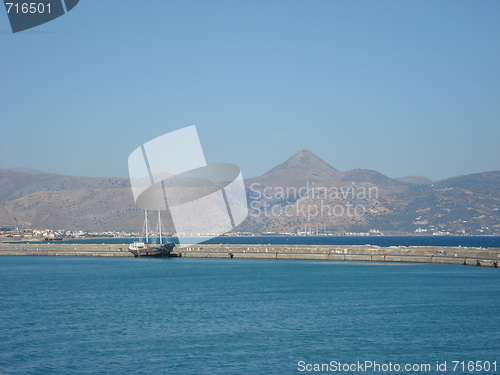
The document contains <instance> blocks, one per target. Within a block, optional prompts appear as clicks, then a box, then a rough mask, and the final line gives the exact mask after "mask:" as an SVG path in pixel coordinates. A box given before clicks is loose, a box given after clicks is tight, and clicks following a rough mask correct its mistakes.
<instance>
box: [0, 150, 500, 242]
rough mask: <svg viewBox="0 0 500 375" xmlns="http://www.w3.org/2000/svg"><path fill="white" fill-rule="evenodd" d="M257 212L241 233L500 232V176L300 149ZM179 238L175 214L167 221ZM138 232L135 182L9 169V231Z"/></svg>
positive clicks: (274, 173)
mask: <svg viewBox="0 0 500 375" xmlns="http://www.w3.org/2000/svg"><path fill="white" fill-rule="evenodd" d="M245 186H246V191H247V198H248V203H249V206H250V214H249V216H248V218H247V219H246V220H245V221H244V222H243V223H242V224H241V225H240V226H239V227H238V228H237V231H244V232H254V233H297V232H308V233H337V234H343V233H348V232H356V233H357V232H369V231H371V232H373V233H377V232H382V233H391V234H398V233H410V234H414V233H424V234H434V233H436V234H468V235H486V234H488V235H490V234H497V235H498V234H500V171H493V172H484V173H476V174H471V175H466V176H458V177H453V178H450V179H446V180H443V181H438V182H433V181H431V180H429V179H426V178H424V177H421V176H407V177H402V178H397V179H392V178H389V177H387V176H385V175H383V174H381V173H379V172H377V171H374V170H368V169H353V170H350V171H347V172H341V171H339V170H337V169H335V168H333V167H332V166H330V165H329V164H328V163H326V162H325V161H323V160H321V159H320V158H318V157H317V156H316V155H314V154H313V153H311V152H310V151H307V150H300V151H299V152H297V153H296V154H294V155H293V156H292V157H290V158H289V159H288V160H287V161H285V162H284V163H282V164H280V165H278V166H276V167H274V168H273V169H271V170H270V171H268V172H267V173H265V174H263V175H262V176H260V177H256V178H250V179H247V180H245ZM162 216H163V217H164V218H165V219H164V224H165V226H166V227H167V230H170V231H173V229H174V228H173V225H172V222H171V220H170V218H169V215H168V212H166V213H165V215H162ZM14 217H15V218H16V219H17V221H18V223H19V224H21V225H24V226H25V227H32V228H38V229H45V228H48V229H66V230H93V231H107V230H110V231H118V230H124V231H138V230H139V229H140V228H141V227H142V220H143V213H142V210H140V209H138V208H137V207H136V206H135V204H134V201H133V197H132V194H131V191H130V184H129V180H128V179H127V178H91V177H72V176H62V175H55V174H47V173H26V171H16V170H0V227H1V226H4V227H5V226H9V225H12V224H13V223H14V221H15V219H14Z"/></svg>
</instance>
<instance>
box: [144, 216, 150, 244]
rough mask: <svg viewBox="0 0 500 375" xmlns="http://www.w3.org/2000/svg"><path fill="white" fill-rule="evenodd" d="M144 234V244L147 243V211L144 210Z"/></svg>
mask: <svg viewBox="0 0 500 375" xmlns="http://www.w3.org/2000/svg"><path fill="white" fill-rule="evenodd" d="M144 232H145V233H146V234H145V235H146V243H149V224H148V210H144Z"/></svg>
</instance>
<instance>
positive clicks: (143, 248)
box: [128, 210, 179, 258]
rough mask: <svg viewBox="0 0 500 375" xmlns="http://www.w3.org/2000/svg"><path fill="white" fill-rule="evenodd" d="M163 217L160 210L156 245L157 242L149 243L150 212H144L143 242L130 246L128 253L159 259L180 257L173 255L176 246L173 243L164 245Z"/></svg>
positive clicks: (137, 256)
mask: <svg viewBox="0 0 500 375" xmlns="http://www.w3.org/2000/svg"><path fill="white" fill-rule="evenodd" d="M161 227H162V225H161V216H160V210H158V230H157V233H158V244H156V243H154V242H156V241H154V240H152V242H153V243H151V244H150V243H149V223H148V211H147V210H145V211H144V228H143V240H142V241H136V242H133V243H131V244H130V245H129V247H128V251H130V252H131V253H132V254H134V257H136V258H139V257H157V258H171V257H178V256H179V255H178V254H176V253H173V252H172V250H173V249H174V247H175V244H174V243H173V242H171V241H169V242H167V243H165V244H164V243H163V238H162V233H161Z"/></svg>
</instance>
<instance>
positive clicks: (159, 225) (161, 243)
mask: <svg viewBox="0 0 500 375" xmlns="http://www.w3.org/2000/svg"><path fill="white" fill-rule="evenodd" d="M161 227H162V225H161V215H160V209H159V208H158V230H157V232H158V236H159V237H160V245H163V239H162V237H161Z"/></svg>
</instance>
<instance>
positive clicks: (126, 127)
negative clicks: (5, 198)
mask: <svg viewBox="0 0 500 375" xmlns="http://www.w3.org/2000/svg"><path fill="white" fill-rule="evenodd" d="M499 19H500V2H499V1H496V0H493V1H488V0H482V1H476V0H472V1H462V0H451V1H446V0H443V1H433V0H432V1H426V0H406V1H401V0H369V1H357V0H353V1H347V0H328V1H323V0H313V1H306V0H301V1H296V0H287V1H280V0H266V1H258V0H252V1H245V0H238V1H234V0H229V1H223V0H203V1H190V0H182V1H177V0H172V1H169V0H148V1H143V0H106V1H103V0H80V3H79V4H78V5H77V6H76V7H75V8H74V9H73V10H71V11H70V12H68V13H67V14H66V15H64V16H62V17H59V18H57V19H55V20H53V21H51V22H49V23H46V24H44V25H41V26H38V27H36V28H33V29H30V30H26V31H23V32H19V33H15V34H13V33H12V32H11V29H10V25H9V23H8V18H7V14H6V12H5V11H3V9H0V68H1V73H0V167H4V168H9V167H30V168H36V169H40V170H43V171H45V172H49V173H58V174H65V175H78V176H95V177H111V176H115V177H126V176H128V169H127V159H128V156H129V155H130V153H131V152H132V151H134V149H136V148H137V147H139V146H140V145H141V144H143V143H145V142H147V141H149V140H151V139H154V138H156V137H158V136H161V135H163V134H165V133H168V132H171V131H174V130H177V129H181V128H184V127H187V126H190V125H196V127H197V130H198V134H199V136H200V140H201V144H202V146H203V150H204V153H205V157H206V159H207V161H208V162H226V163H233V164H236V165H238V166H239V167H241V169H242V173H243V176H244V177H246V178H249V177H255V176H259V175H261V174H263V173H265V172H266V171H268V170H269V169H271V168H273V167H274V166H276V165H277V164H279V163H281V162H283V161H285V160H286V159H288V158H289V157H290V156H291V155H293V154H294V153H295V152H297V151H299V150H300V149H308V150H310V151H311V152H313V153H314V154H316V155H317V156H319V157H320V158H322V159H323V160H325V161H326V162H328V163H329V164H330V165H332V166H333V167H334V168H336V169H339V170H341V171H347V170H350V169H353V168H366V169H374V170H377V171H379V172H381V173H383V174H385V175H387V176H389V177H402V176H406V175H411V174H419V175H422V176H425V177H427V178H430V179H433V180H441V179H445V178H449V177H453V176H457V175H464V174H470V173H477V172H485V171H492V170H500V147H499V142H500V105H499V104H500V22H499V21H498V20H499Z"/></svg>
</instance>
